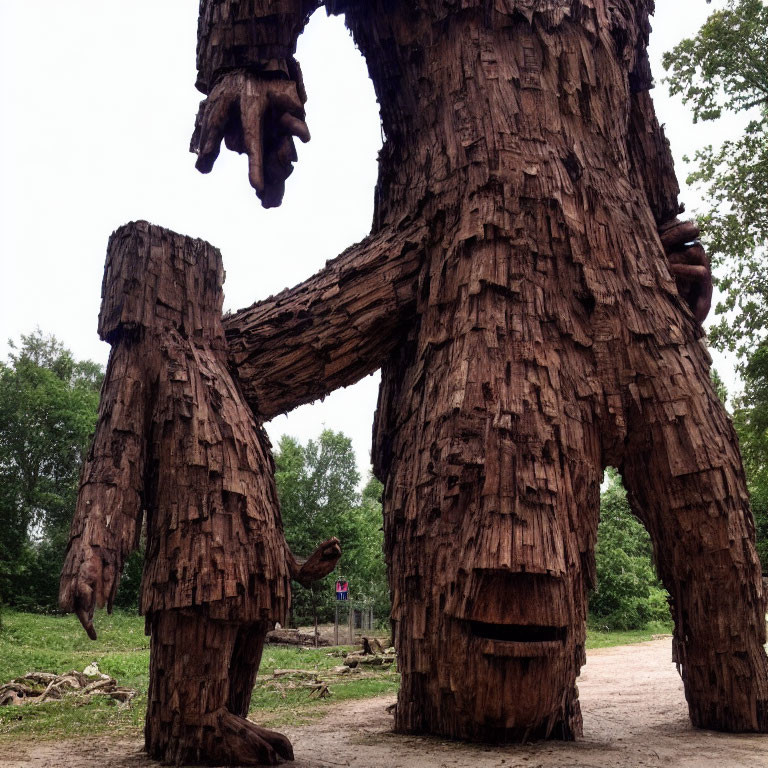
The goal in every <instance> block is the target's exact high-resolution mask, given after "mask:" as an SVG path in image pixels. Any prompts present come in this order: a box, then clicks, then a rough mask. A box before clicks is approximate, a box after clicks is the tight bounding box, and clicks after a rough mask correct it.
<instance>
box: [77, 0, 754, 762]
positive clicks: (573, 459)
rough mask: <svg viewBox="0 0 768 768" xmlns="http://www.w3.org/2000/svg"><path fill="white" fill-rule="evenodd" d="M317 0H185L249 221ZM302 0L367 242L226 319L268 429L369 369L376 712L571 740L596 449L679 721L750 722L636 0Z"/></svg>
mask: <svg viewBox="0 0 768 768" xmlns="http://www.w3.org/2000/svg"><path fill="white" fill-rule="evenodd" d="M318 5H320V3H319V2H317V1H316V0H272V1H271V2H270V1H267V0H252V1H251V2H247V3H246V2H235V0H202V2H201V15H200V27H199V40H198V70H199V77H198V87H199V88H200V89H201V90H202V91H203V92H204V93H206V94H208V98H207V99H206V101H204V102H203V104H202V105H201V111H200V114H199V116H198V123H197V126H196V130H195V135H194V137H193V148H194V149H195V151H197V153H198V156H199V157H198V167H199V168H200V169H201V170H203V171H209V170H210V169H211V168H212V166H213V163H214V161H215V159H216V156H217V154H218V152H219V145H220V143H221V141H222V139H223V140H225V142H226V144H227V146H228V147H229V148H230V149H234V150H236V151H240V152H247V154H248V157H249V173H250V179H251V183H252V185H253V186H254V188H255V189H256V192H257V194H258V195H259V197H260V198H261V200H262V203H263V204H264V206H265V207H271V206H274V205H279V203H280V202H281V200H282V195H283V190H284V185H285V181H286V179H287V177H288V176H289V174H290V171H291V163H292V161H293V160H295V159H296V154H295V150H294V147H293V137H294V136H296V137H298V138H300V139H302V140H307V139H308V138H309V134H308V131H307V127H306V125H305V124H304V122H303V118H304V112H303V106H302V104H303V101H304V98H305V96H304V89H303V85H302V82H301V72H300V69H299V67H298V64H297V63H296V62H295V60H294V59H293V54H294V52H295V44H296V38H297V36H298V35H299V34H300V32H301V30H302V28H303V26H304V24H305V22H306V20H307V18H308V16H309V14H310V13H311V12H312V11H314V10H315V8H316V7H317V6H318ZM325 5H326V8H327V9H328V11H329V12H334V13H336V12H344V13H345V14H346V23H347V25H348V27H349V28H350V30H351V31H352V34H353V36H354V38H355V41H356V43H357V45H358V46H359V47H360V49H361V51H362V52H363V54H364V55H365V56H366V59H367V62H368V67H369V71H370V74H371V78H372V80H373V83H374V86H375V89H376V93H377V96H378V99H379V102H380V105H381V117H382V124H383V129H384V133H385V136H386V141H385V144H384V147H383V149H382V152H381V156H380V173H379V182H378V185H377V188H376V207H375V215H374V222H373V228H372V232H371V235H370V236H369V237H368V238H367V239H366V240H364V241H363V242H362V243H359V244H358V245H356V246H353V247H352V248H350V249H349V250H348V251H347V252H345V253H344V254H342V255H341V256H340V257H339V258H338V259H336V260H335V261H333V262H331V263H329V264H328V266H327V267H326V268H325V269H324V270H323V271H321V272H320V273H318V274H317V275H315V276H314V277H313V278H311V279H309V280H308V281H306V282H305V283H303V284H302V285H299V286H297V287H296V288H293V289H289V290H287V291H284V292H283V293H282V294H280V295H278V296H276V297H273V298H270V299H268V300H266V301H263V302H260V303H257V304H255V305H254V306H253V307H251V308H249V309H247V310H243V311H241V312H238V313H236V314H235V315H232V316H228V317H226V318H224V325H223V327H224V332H225V334H226V340H227V344H228V355H229V364H230V366H231V370H232V371H233V372H234V374H235V379H236V380H237V386H239V387H241V388H242V393H243V397H244V398H245V400H246V402H247V403H248V404H249V405H250V406H251V407H252V408H253V409H254V412H255V413H258V414H259V415H260V416H261V417H263V418H265V419H268V418H271V417H272V416H274V415H276V414H278V413H282V412H284V411H286V410H289V409H291V408H293V407H295V406H297V405H299V404H301V403H305V402H309V401H311V400H313V399H315V398H317V397H319V396H321V395H324V394H326V393H328V392H330V391H331V390H333V389H335V388H337V387H339V386H343V385H347V384H351V383H353V382H354V381H356V380H358V379H359V378H361V377H362V376H364V375H366V374H367V373H370V372H372V371H373V370H375V369H377V368H379V367H381V368H382V385H381V390H380V396H379V404H378V410H377V414H376V422H375V427H374V464H375V470H376V473H377V475H378V476H379V477H380V479H381V480H382V481H383V482H384V484H385V491H384V525H385V532H386V554H387V560H388V573H389V580H390V586H391V591H392V600H393V608H392V621H393V627H394V632H395V642H396V645H397V647H398V651H399V668H400V670H401V672H402V685H401V690H400V694H399V698H398V706H397V711H396V717H395V724H396V728H397V729H398V730H401V731H427V732H432V733H437V734H442V735H446V736H451V737H458V738H470V739H486V740H492V741H519V740H525V739H529V738H536V737H558V738H573V737H574V736H576V735H578V734H579V733H580V731H581V716H580V712H579V705H578V699H577V692H576V687H575V679H576V675H577V674H578V670H579V667H580V666H581V664H582V663H583V660H584V623H585V617H586V593H587V590H588V588H589V587H590V586H591V585H592V583H593V581H594V543H595V535H596V530H597V522H598V507H599V483H600V478H601V475H602V470H603V468H604V467H605V466H607V465H614V466H616V467H618V468H619V469H620V471H621V472H622V474H623V477H624V479H625V482H626V485H627V487H628V489H629V493H630V500H631V503H632V506H633V510H634V511H635V513H636V514H637V515H638V516H639V517H640V518H641V520H642V521H643V522H644V524H645V525H646V527H647V528H648V530H649V532H650V534H651V538H652V540H653V545H654V552H655V557H656V561H657V564H658V567H659V572H660V574H661V576H662V579H663V581H664V583H665V585H666V587H667V589H668V590H669V592H670V595H671V603H672V605H671V607H672V614H673V618H674V621H675V638H674V653H675V660H676V661H677V662H678V664H679V665H680V668H681V672H682V675H683V680H684V683H685V691H686V696H687V699H688V704H689V711H690V715H691V719H692V721H693V723H694V724H695V725H697V726H699V727H707V728H714V729H719V730H728V731H763V732H765V731H768V660H767V659H766V654H765V651H764V650H763V643H764V642H765V625H764V621H763V613H764V608H765V596H764V594H763V589H762V584H761V580H760V573H759V566H758V561H757V557H756V554H755V548H754V526H753V522H752V518H751V515H750V512H749V506H748V498H747V493H746V488H745V483H744V476H743V470H742V468H741V462H740V458H739V454H738V447H737V443H736V438H735V435H734V433H733V429H732V427H731V425H730V423H729V420H728V418H727V415H726V414H725V412H724V410H723V408H722V406H721V404H720V402H719V400H718V399H717V396H716V394H715V393H714V391H713V388H712V386H711V384H710V380H709V365H710V361H709V358H708V356H707V352H706V349H705V347H704V346H703V345H702V343H701V336H702V332H701V329H700V327H699V324H698V322H697V320H701V319H702V317H703V316H704V315H705V314H706V311H707V309H708V304H709V295H710V294H709V286H708V283H707V277H706V275H707V268H706V260H705V256H704V254H703V251H702V250H701V248H700V246H697V245H696V246H690V245H689V244H690V242H691V241H692V240H693V239H694V238H695V236H696V230H695V227H693V226H692V225H689V224H685V223H681V222H679V221H678V220H677V218H676V217H677V215H678V214H679V213H680V211H681V207H680V206H679V204H678V200H677V197H678V187H677V182H676V179H675V174H674V169H673V165H672V159H671V155H670V152H669V148H668V145H667V143H666V140H665V138H664V135H663V131H662V129H661V128H660V126H659V125H658V123H657V121H656V118H655V115H654V109H653V104H652V102H651V99H650V96H649V93H648V90H649V88H650V86H651V78H650V71H649V66H648V61H647V55H646V50H645V49H646V44H647V39H648V33H649V29H650V28H649V23H648V17H649V14H650V13H651V12H652V10H653V2H652V0H614V1H612V2H608V1H607V0H462V2H461V3H457V2H448V1H447V0H408V1H407V2H406V0H367V1H365V2H364V1H363V0H348V2H342V1H341V0H338V1H333V0H327V2H326V3H325ZM665 250H666V252H667V253H666V254H665ZM222 354H223V353H222ZM254 471H255V469H254ZM205 567H206V568H207V567H209V566H208V565H207V564H205ZM69 573H72V574H73V573H74V572H73V571H70V572H69ZM71 578H72V579H73V580H74V581H75V582H77V577H76V576H74V575H73V576H71ZM146 588H147V584H146V582H145V589H146ZM101 599H102V600H103V596H102V598H101ZM75 603H76V601H75ZM70 605H71V603H70ZM86 618H87V617H86ZM153 631H155V632H158V631H160V632H161V633H162V632H164V629H163V627H161V626H160V625H157V628H155V627H154V625H153ZM169 636H170V637H171V638H172V637H173V632H169ZM153 642H155V641H154V640H153ZM157 642H159V641H157ZM170 642H171V644H172V642H173V641H172V640H171V641H170ZM153 716H155V717H159V716H160V713H159V712H157V713H156V714H155V715H153V713H152V712H150V718H152V717H153ZM148 731H151V726H149V727H148ZM206 748H207V746H206V745H203V746H200V750H201V752H200V754H201V755H205V749H206Z"/></svg>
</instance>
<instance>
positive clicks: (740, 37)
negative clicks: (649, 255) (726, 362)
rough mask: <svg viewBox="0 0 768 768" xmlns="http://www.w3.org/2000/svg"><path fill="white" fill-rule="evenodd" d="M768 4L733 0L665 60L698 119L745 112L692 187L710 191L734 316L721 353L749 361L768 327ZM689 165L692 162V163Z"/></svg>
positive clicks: (701, 154)
mask: <svg viewBox="0 0 768 768" xmlns="http://www.w3.org/2000/svg"><path fill="white" fill-rule="evenodd" d="M766 51H768V5H766V4H765V3H764V2H762V0H728V2H727V3H726V7H725V8H724V9H723V10H720V11H716V12H715V13H713V14H712V15H711V16H710V17H709V19H708V20H707V21H706V23H705V24H704V25H703V26H702V27H701V29H700V30H699V32H698V33H697V35H696V36H695V37H693V38H688V39H685V40H683V41H682V42H681V43H680V44H679V45H678V46H676V47H675V48H674V49H673V50H672V51H670V52H668V53H666V54H665V55H664V59H663V62H664V66H665V67H666V68H667V69H668V70H669V71H670V75H669V77H668V78H667V81H666V82H667V83H668V84H669V89H670V92H671V93H672V95H675V94H680V95H681V96H682V98H683V102H684V103H686V104H688V105H690V106H691V108H692V110H693V118H694V121H699V120H717V119H719V118H720V117H721V116H722V115H723V114H724V113H726V112H730V113H740V112H743V113H745V116H746V117H747V118H748V123H747V125H746V127H745V129H744V131H743V133H742V134H741V135H740V136H735V137H734V138H731V139H728V140H727V141H725V142H724V143H723V144H722V146H720V147H718V148H713V147H712V146H708V147H704V148H703V149H700V150H699V151H698V152H696V154H695V156H694V158H693V162H695V163H696V165H697V168H696V170H695V171H694V172H693V173H692V174H691V175H690V176H689V177H688V183H689V184H695V185H698V186H699V187H700V188H702V191H703V193H704V194H705V196H706V198H707V200H708V209H707V210H705V211H701V212H698V214H697V215H698V217H699V221H700V224H701V225H702V230H703V236H704V238H705V240H706V244H707V250H708V252H709V254H710V257H711V259H712V263H713V265H714V266H716V267H720V268H721V269H720V270H719V271H718V272H717V273H716V275H717V276H718V279H717V281H716V282H717V283H718V285H719V287H720V288H721V289H722V290H723V291H724V292H725V299H724V301H722V302H721V303H720V304H719V305H718V307H717V313H718V314H726V316H725V317H723V318H722V319H721V321H720V322H719V324H718V325H717V326H716V327H715V328H713V329H711V331H710V340H711V341H712V343H713V344H714V345H715V346H716V347H718V348H720V349H728V350H731V351H736V352H737V353H738V354H739V356H740V357H741V358H742V359H744V358H746V357H747V356H748V355H749V353H750V350H751V349H752V348H753V347H754V345H755V344H756V343H757V342H759V341H760V340H761V339H762V338H764V335H765V334H764V331H765V328H766V327H768V262H767V260H766V252H767V250H768V207H767V206H766V200H768V59H767V58H766ZM686 160H688V158H686Z"/></svg>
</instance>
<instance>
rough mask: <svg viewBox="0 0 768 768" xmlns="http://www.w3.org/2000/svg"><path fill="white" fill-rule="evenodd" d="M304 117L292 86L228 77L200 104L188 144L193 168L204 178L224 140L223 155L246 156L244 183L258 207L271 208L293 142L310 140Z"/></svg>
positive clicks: (288, 168)
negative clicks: (193, 155) (247, 182)
mask: <svg viewBox="0 0 768 768" xmlns="http://www.w3.org/2000/svg"><path fill="white" fill-rule="evenodd" d="M304 117H305V113H304V105H303V102H302V99H301V97H300V95H299V90H298V88H297V85H296V83H295V82H294V81H292V80H276V79H265V78H262V77H259V76H258V75H255V74H253V73H251V72H247V71H241V70H237V71H233V72H229V73H227V74H226V75H224V76H223V77H221V78H220V79H219V80H218V81H217V83H216V85H214V86H213V88H212V89H211V92H210V94H209V95H208V98H206V99H205V100H204V101H202V102H201V103H200V110H199V111H198V114H197V120H196V123H195V132H194V134H193V135H192V141H191V144H190V150H191V151H192V152H195V153H197V162H196V163H195V167H196V168H197V169H198V170H199V171H200V172H202V173H209V172H210V171H211V169H212V168H213V165H214V163H215V162H216V158H217V157H218V156H219V149H220V147H221V140H222V139H224V142H225V144H226V145H227V148H228V149H231V150H232V151H234V152H239V153H240V154H243V153H244V154H247V155H248V178H249V180H250V182H251V186H252V187H253V188H254V189H255V190H256V194H257V195H258V197H259V199H260V200H261V204H262V205H263V206H264V207H265V208H276V207H277V206H279V205H280V203H282V201H283V195H284V194H285V181H286V179H287V178H288V177H289V176H290V175H291V173H293V163H294V162H295V161H296V160H297V159H298V156H297V155H296V147H295V146H294V143H293V138H294V136H295V137H298V138H299V139H301V141H303V142H304V143H306V142H308V141H309V139H310V135H309V129H308V128H307V124H306V123H305V122H304Z"/></svg>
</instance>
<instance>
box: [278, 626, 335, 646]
mask: <svg viewBox="0 0 768 768" xmlns="http://www.w3.org/2000/svg"><path fill="white" fill-rule="evenodd" d="M267 642H268V643H273V644H279V645H301V646H307V647H312V648H325V647H326V646H329V645H330V642H329V641H328V640H326V639H325V638H324V637H321V636H320V635H317V637H315V633H314V632H302V631H301V630H300V629H273V630H272V631H271V632H267Z"/></svg>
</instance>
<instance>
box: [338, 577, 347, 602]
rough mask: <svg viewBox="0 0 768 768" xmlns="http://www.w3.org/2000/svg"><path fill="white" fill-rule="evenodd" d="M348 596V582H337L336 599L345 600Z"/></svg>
mask: <svg viewBox="0 0 768 768" xmlns="http://www.w3.org/2000/svg"><path fill="white" fill-rule="evenodd" d="M348 595H349V582H348V581H337V582H336V599H337V600H347V599H348Z"/></svg>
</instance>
